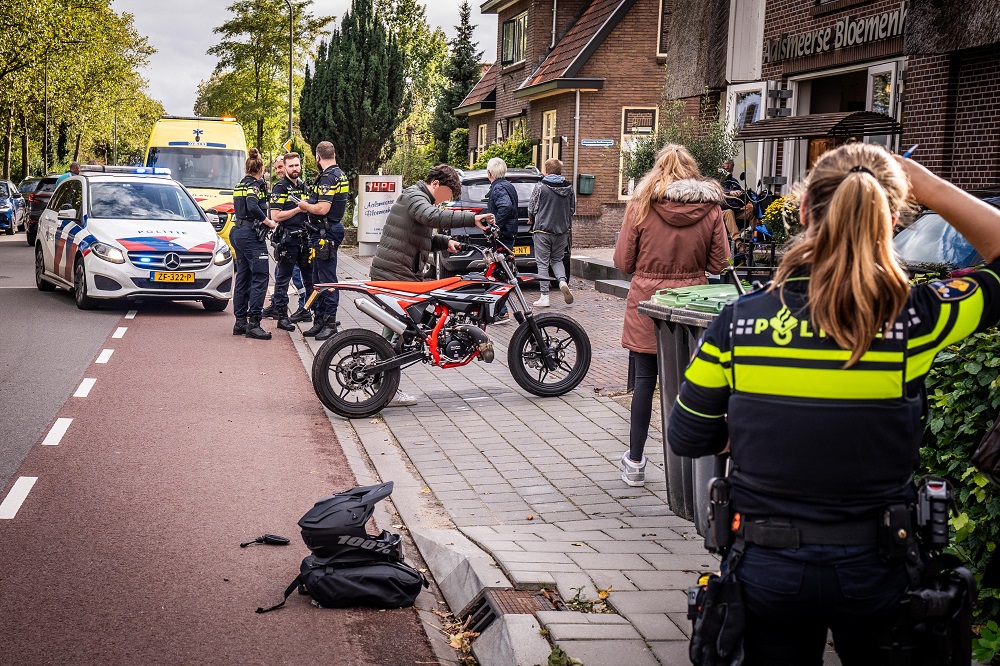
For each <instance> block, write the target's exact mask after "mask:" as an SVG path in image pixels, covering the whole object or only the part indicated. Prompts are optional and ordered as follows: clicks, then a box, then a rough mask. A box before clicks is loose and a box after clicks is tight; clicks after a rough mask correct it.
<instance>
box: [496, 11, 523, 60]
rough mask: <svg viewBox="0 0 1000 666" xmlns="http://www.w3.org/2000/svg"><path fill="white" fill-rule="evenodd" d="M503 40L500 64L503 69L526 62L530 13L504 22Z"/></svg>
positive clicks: (502, 29)
mask: <svg viewBox="0 0 1000 666" xmlns="http://www.w3.org/2000/svg"><path fill="white" fill-rule="evenodd" d="M501 40H502V43H501V47H500V64H501V65H502V66H503V67H506V66H507V65H515V64H517V63H519V62H524V53H525V51H527V49H528V12H524V13H523V14H519V15H518V16H515V17H514V18H512V19H510V20H509V21H504V22H503V26H502V28H501Z"/></svg>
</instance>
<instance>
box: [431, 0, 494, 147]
mask: <svg viewBox="0 0 1000 666" xmlns="http://www.w3.org/2000/svg"><path fill="white" fill-rule="evenodd" d="M458 16H459V24H458V25H457V26H455V28H456V30H458V34H457V35H455V39H453V40H451V56H450V57H449V58H448V62H447V64H445V66H444V72H443V74H444V77H445V79H447V81H446V83H445V86H444V87H443V88H442V89H441V93H440V95H438V98H437V106H436V107H435V109H434V118H433V119H431V128H430V129H431V134H432V135H433V136H434V141H435V145H436V146H437V158H438V161H440V162H444V161H446V160H447V159H448V142H449V139H450V138H451V133H452V132H454V131H455V130H456V129H458V128H459V127H463V126H465V125H466V124H467V121H466V120H465V119H464V118H459V117H458V116H456V115H455V114H454V110H455V109H456V108H458V106H459V104H461V103H462V100H463V99H465V97H466V95H468V94H469V92H470V91H471V90H472V89H473V88H474V87H475V85H476V83H478V82H479V79H480V78H482V71H481V68H480V64H479V63H480V61H481V60H482V57H483V52H482V51H477V50H476V49H478V48H479V43H478V42H474V41H472V33H473V31H474V30H475V29H476V26H474V25H472V21H471V16H472V9H471V8H470V7H469V1H468V0H464V1H463V2H462V6H461V7H460V8H459V10H458Z"/></svg>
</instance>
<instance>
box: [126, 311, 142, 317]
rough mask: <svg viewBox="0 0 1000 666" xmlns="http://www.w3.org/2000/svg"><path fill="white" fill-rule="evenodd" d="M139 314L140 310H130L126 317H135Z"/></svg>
mask: <svg viewBox="0 0 1000 666" xmlns="http://www.w3.org/2000/svg"><path fill="white" fill-rule="evenodd" d="M137 314H139V311H138V310H129V311H128V314H126V315H125V318H126V319H135V316H136V315H137Z"/></svg>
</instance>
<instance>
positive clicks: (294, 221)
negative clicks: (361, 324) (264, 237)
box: [268, 153, 312, 331]
mask: <svg viewBox="0 0 1000 666" xmlns="http://www.w3.org/2000/svg"><path fill="white" fill-rule="evenodd" d="M301 173H302V160H301V158H300V157H299V154H298V153H287V154H286V155H285V175H284V177H283V178H281V180H279V181H278V182H277V183H275V184H274V188H273V189H272V190H271V198H270V200H269V203H268V206H269V208H270V210H271V217H272V219H273V220H274V221H275V222H277V223H278V230H277V232H276V233H275V236H276V237H277V238H276V239H275V240H273V244H274V255H275V256H274V259H275V261H276V262H277V264H278V265H277V267H276V268H275V271H274V296H273V297H272V298H271V306H272V308H273V309H274V311H275V312H276V313H277V314H278V328H280V329H282V330H284V331H293V330H295V324H293V323H292V322H291V321H290V320H289V317H288V283H289V281H290V280H291V279H292V270H293V269H294V267H295V266H296V265H297V266H298V267H299V270H300V271H301V272H302V281H303V283H304V286H305V289H306V293H307V294H308V293H311V292H312V266H311V265H310V263H309V232H308V230H307V228H306V225H307V222H308V217H307V215H306V214H305V213H304V212H303V211H302V210H300V209H299V207H298V205H297V204H298V202H299V201H302V200H303V199H305V198H306V196H307V195H306V189H305V183H303V182H302V181H301V180H300V179H299V175H300V174H301Z"/></svg>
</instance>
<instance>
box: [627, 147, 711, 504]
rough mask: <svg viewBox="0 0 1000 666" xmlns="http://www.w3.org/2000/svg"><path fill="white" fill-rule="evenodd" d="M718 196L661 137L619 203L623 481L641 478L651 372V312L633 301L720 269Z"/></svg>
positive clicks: (683, 153) (702, 280) (700, 280)
mask: <svg viewBox="0 0 1000 666" xmlns="http://www.w3.org/2000/svg"><path fill="white" fill-rule="evenodd" d="M722 201H723V194H722V188H721V187H719V184H718V183H717V182H715V181H714V180H705V179H702V178H701V174H700V173H699V172H698V165H697V164H696V163H695V161H694V158H693V157H691V153H689V152H688V151H687V149H686V148H684V147H683V146H677V145H673V144H668V145H666V146H664V147H663V150H661V151H660V152H659V154H658V155H657V156H656V164H655V165H654V166H653V169H652V170H651V171H650V172H649V173H648V174H646V176H645V177H644V178H643V179H642V180H641V181H639V184H638V185H637V186H636V188H635V191H634V192H633V194H632V200H631V201H629V204H628V207H627V208H626V209H625V222H624V223H623V224H622V230H621V233H620V234H619V235H618V246H617V247H616V248H615V257H614V260H615V266H616V267H617V268H618V270H620V271H623V272H625V273H632V274H633V276H632V285H631V287H630V288H629V293H628V303H627V305H626V308H625V327H624V330H623V331H622V346H623V347H625V348H626V349H628V350H629V357H630V358H631V359H633V363H634V367H635V390H634V392H633V394H632V428H631V433H630V439H629V450H628V451H627V452H626V453H625V454H623V455H622V459H621V467H622V480H623V481H624V482H625V483H627V484H628V485H630V486H641V485H643V483H644V482H645V480H646V457H645V456H644V455H643V450H644V449H645V447H646V436H647V435H648V433H649V421H650V417H651V414H652V409H653V390H654V389H655V388H656V375H657V364H656V331H655V329H654V327H653V320H652V319H650V318H649V317H646V316H645V315H641V314H639V310H638V306H639V303H640V302H641V301H647V300H649V298H650V297H651V296H652V295H653V294H654V293H655V292H656V290H658V289H665V288H667V287H687V286H691V285H696V284H707V283H708V278H707V277H706V276H705V272H706V271H707V272H709V273H716V274H717V273H721V272H722V270H723V269H725V267H726V266H727V265H728V263H729V243H728V241H727V239H726V227H725V224H724V222H723V220H722V209H721V208H720V207H719V204H721V203H722Z"/></svg>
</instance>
